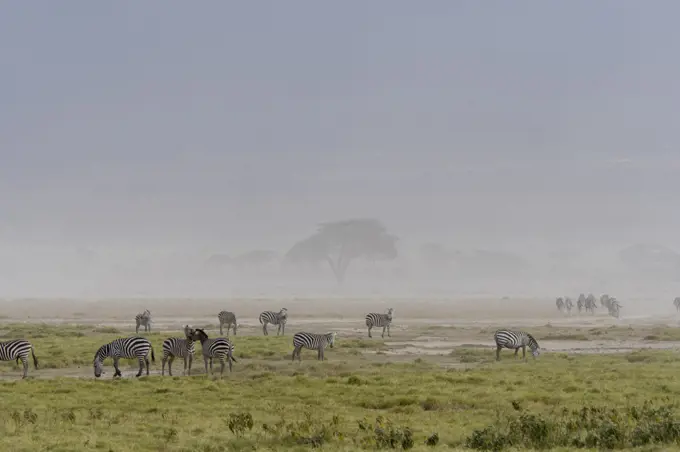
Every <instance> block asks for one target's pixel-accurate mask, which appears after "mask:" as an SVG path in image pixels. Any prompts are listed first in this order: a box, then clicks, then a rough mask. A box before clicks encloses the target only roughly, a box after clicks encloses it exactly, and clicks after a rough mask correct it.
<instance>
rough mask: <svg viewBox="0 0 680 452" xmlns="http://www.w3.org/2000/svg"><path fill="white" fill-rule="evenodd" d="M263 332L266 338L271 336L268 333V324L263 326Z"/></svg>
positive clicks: (265, 323)
mask: <svg viewBox="0 0 680 452" xmlns="http://www.w3.org/2000/svg"><path fill="white" fill-rule="evenodd" d="M262 332H263V333H264V335H265V336H269V333H267V322H264V323H263V324H262Z"/></svg>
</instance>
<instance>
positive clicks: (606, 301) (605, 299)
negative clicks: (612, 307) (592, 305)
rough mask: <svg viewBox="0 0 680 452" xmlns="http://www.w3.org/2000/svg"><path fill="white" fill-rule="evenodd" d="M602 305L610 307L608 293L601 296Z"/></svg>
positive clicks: (602, 306)
mask: <svg viewBox="0 0 680 452" xmlns="http://www.w3.org/2000/svg"><path fill="white" fill-rule="evenodd" d="M600 307H601V308H609V295H607V294H606V293H605V294H602V295H601V296H600Z"/></svg>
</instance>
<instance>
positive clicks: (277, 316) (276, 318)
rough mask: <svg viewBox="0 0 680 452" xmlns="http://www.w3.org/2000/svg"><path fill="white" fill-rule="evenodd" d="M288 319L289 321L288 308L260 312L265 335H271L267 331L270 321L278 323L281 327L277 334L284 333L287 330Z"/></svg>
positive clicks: (274, 323)
mask: <svg viewBox="0 0 680 452" xmlns="http://www.w3.org/2000/svg"><path fill="white" fill-rule="evenodd" d="M287 321H288V309H286V308H281V310H280V311H279V312H274V311H264V312H263V313H262V314H260V323H261V324H262V332H263V333H264V335H265V336H269V332H267V324H268V323H271V324H272V325H278V326H279V329H278V330H276V335H277V336H278V335H279V333H281V335H283V333H284V332H285V331H286V322H287Z"/></svg>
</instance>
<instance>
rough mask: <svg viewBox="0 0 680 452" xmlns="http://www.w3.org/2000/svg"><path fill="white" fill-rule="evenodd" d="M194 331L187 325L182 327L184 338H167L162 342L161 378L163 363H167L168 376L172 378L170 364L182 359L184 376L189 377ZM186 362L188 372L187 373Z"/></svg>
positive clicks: (163, 372)
mask: <svg viewBox="0 0 680 452" xmlns="http://www.w3.org/2000/svg"><path fill="white" fill-rule="evenodd" d="M194 334H195V332H194V330H193V329H192V328H189V325H185V326H184V336H185V337H184V338H181V337H169V338H167V339H166V340H164V341H163V366H162V367H161V376H164V375H165V363H166V361H167V363H168V375H170V376H171V377H172V362H173V361H174V360H175V358H183V359H184V375H191V363H192V362H193V360H194V348H195V347H194ZM187 361H188V362H189V371H188V372H187Z"/></svg>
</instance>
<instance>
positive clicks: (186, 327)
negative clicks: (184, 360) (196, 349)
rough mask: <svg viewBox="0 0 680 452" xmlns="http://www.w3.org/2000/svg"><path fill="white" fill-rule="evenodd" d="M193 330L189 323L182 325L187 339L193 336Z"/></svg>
mask: <svg viewBox="0 0 680 452" xmlns="http://www.w3.org/2000/svg"><path fill="white" fill-rule="evenodd" d="M194 334H195V330H194V329H193V328H189V325H184V335H185V336H186V337H187V339H192V340H193V338H194Z"/></svg>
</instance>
